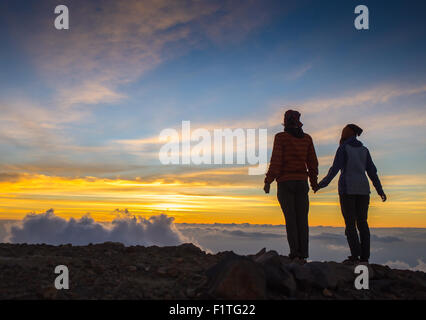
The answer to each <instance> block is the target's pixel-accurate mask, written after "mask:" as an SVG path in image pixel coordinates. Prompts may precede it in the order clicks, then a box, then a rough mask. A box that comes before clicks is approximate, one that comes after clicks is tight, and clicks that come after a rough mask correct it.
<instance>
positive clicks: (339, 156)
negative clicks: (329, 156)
mask: <svg viewBox="0 0 426 320" xmlns="http://www.w3.org/2000/svg"><path fill="white" fill-rule="evenodd" d="M344 164H345V150H344V149H343V147H339V149H337V151H336V155H335V156H334V161H333V165H332V166H331V168H330V170H328V174H327V175H326V176H325V177H324V179H322V180H321V182H320V183H319V184H318V186H319V187H320V188H325V187H327V186H328V185H329V184H330V182H331V181H332V180H333V179H334V177H335V176H336V174H337V173H338V172H339V170H341V169H342V168H343V166H344Z"/></svg>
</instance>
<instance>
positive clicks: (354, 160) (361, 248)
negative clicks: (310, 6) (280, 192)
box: [319, 124, 386, 263]
mask: <svg viewBox="0 0 426 320" xmlns="http://www.w3.org/2000/svg"><path fill="white" fill-rule="evenodd" d="M362 131H363V130H362V129H361V128H360V127H358V126H357V125H355V124H348V125H347V126H346V127H345V128H344V129H343V131H342V137H341V139H340V146H339V148H338V149H337V152H336V156H335V158H334V161H333V165H332V167H331V168H330V170H329V171H328V174H327V176H326V177H325V178H324V179H322V180H321V182H320V183H319V188H325V187H326V186H328V184H329V183H330V182H331V180H333V178H334V177H335V176H336V174H337V173H338V172H339V171H341V174H340V178H339V198H340V207H341V210H342V214H343V218H344V219H345V224H346V229H345V234H346V238H347V240H348V244H349V248H350V250H351V256H349V257H348V259H346V260H345V261H344V263H357V262H366V263H368V259H369V258H370V230H369V228H368V223H367V215H368V206H369V203H370V185H369V183H368V179H367V176H366V175H365V172H367V174H368V176H369V177H370V179H371V181H372V182H373V185H374V187H375V188H376V191H377V193H378V194H379V195H380V196H381V198H382V200H383V201H386V195H385V193H384V192H383V189H382V185H381V183H380V180H379V177H378V176H377V169H376V166H375V165H374V163H373V160H372V159H371V155H370V152H369V151H368V149H367V148H366V147H365V146H363V144H362V143H361V141H359V140H357V138H356V137H357V136H359V135H361V133H362ZM357 229H358V231H359V237H358V232H357Z"/></svg>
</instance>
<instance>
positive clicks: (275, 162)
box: [264, 110, 318, 263]
mask: <svg viewBox="0 0 426 320" xmlns="http://www.w3.org/2000/svg"><path fill="white" fill-rule="evenodd" d="M302 126H303V124H302V123H301V122H300V113H299V112H298V111H294V110H288V111H286V112H285V114H284V132H279V133H277V134H276V135H275V138H274V145H273V148H272V155H271V162H270V165H269V170H268V172H267V173H266V177H265V181H264V183H265V185H264V191H265V192H266V193H269V190H270V184H271V183H272V182H273V181H274V180H276V181H277V185H278V188H277V197H278V201H279V203H280V206H281V209H282V211H283V213H284V217H285V222H286V231H287V240H288V244H289V247H290V254H289V257H290V258H291V259H292V260H294V261H295V262H298V263H305V262H306V258H308V256H309V250H308V242H309V227H308V212H309V197H308V192H309V186H308V182H307V180H308V177H309V180H310V183H311V187H312V188H313V189H314V190H317V188H318V183H317V180H318V159H317V156H316V153H315V148H314V144H313V142H312V138H311V137H310V136H309V135H308V134H306V133H304V132H303V130H302Z"/></svg>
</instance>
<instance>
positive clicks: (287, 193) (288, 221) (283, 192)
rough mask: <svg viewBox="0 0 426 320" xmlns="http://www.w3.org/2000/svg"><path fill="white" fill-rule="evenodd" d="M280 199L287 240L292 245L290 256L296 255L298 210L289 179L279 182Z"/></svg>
mask: <svg viewBox="0 0 426 320" xmlns="http://www.w3.org/2000/svg"><path fill="white" fill-rule="evenodd" d="M277 196H278V201H279V203H280V205H281V209H282V211H283V213H284V218H285V227H286V230H287V240H288V245H289V247H290V256H291V257H295V256H297V255H298V252H299V243H298V234H297V225H296V212H295V207H294V192H293V190H292V188H291V185H290V184H289V182H288V181H284V182H280V183H278V194H277Z"/></svg>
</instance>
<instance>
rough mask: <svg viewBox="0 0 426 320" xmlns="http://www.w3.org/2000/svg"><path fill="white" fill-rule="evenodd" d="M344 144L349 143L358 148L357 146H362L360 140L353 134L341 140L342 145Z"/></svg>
mask: <svg viewBox="0 0 426 320" xmlns="http://www.w3.org/2000/svg"><path fill="white" fill-rule="evenodd" d="M346 144H348V145H350V146H351V147H355V148H359V147H362V146H363V144H362V142H361V141H359V140H358V139H357V138H356V137H355V136H352V137H350V138H348V139H346V140H345V141H344V142H343V145H346Z"/></svg>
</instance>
